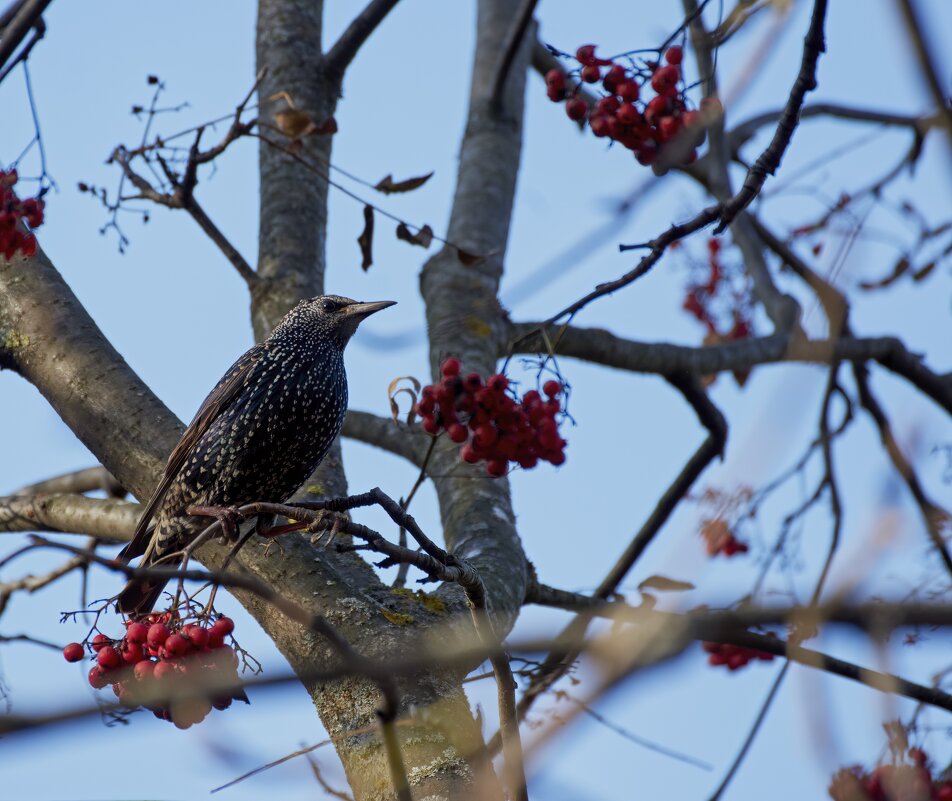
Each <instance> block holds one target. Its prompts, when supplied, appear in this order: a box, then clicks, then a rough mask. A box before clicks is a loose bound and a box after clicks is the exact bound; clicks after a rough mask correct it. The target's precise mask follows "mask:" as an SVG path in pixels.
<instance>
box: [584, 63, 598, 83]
mask: <svg viewBox="0 0 952 801" xmlns="http://www.w3.org/2000/svg"><path fill="white" fill-rule="evenodd" d="M601 79H602V71H601V70H600V69H599V68H598V65H596V64H589V65H588V66H587V67H582V80H583V81H585V83H598V82H599V81H600V80H601Z"/></svg>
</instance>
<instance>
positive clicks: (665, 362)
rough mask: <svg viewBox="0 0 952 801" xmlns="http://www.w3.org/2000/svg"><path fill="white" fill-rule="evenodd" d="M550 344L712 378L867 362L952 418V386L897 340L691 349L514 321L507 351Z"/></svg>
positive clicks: (601, 360) (592, 358) (649, 369)
mask: <svg viewBox="0 0 952 801" xmlns="http://www.w3.org/2000/svg"><path fill="white" fill-rule="evenodd" d="M543 329H544V330H545V331H546V332H547V336H548V341H549V342H552V343H555V344H554V350H555V353H556V354H558V355H560V356H569V357H572V358H576V359H582V360H583V361H589V362H594V363H595V364H604V365H606V366H609V367H616V368H618V369H620V370H630V371H632V372H637V373H657V374H661V375H665V374H668V373H674V372H689V373H694V374H695V375H710V374H713V373H719V372H723V371H727V370H743V369H746V368H749V367H753V366H755V365H758V364H772V363H782V362H806V363H813V364H829V363H830V362H831V361H832V360H840V361H850V362H864V361H869V360H874V361H877V362H879V363H880V364H881V365H882V366H883V367H885V368H886V369H887V370H890V371H892V372H894V373H896V374H897V375H901V376H902V377H903V378H905V379H906V380H907V381H909V383H911V384H912V385H913V386H915V387H916V388H917V389H919V390H921V391H922V392H923V393H925V394H926V395H928V396H929V397H930V398H931V399H932V400H933V401H935V402H936V403H937V404H938V405H939V406H941V407H942V408H943V409H945V410H946V411H947V412H949V413H950V414H952V382H949V381H948V379H947V378H945V377H944V376H940V375H937V374H936V373H934V372H932V371H931V370H929V368H928V367H926V366H925V365H924V364H923V363H922V360H921V358H920V357H919V356H917V355H915V354H913V353H910V352H909V351H908V350H907V349H906V346H905V345H903V343H902V341H901V340H899V339H896V338H895V337H868V338H855V337H852V336H844V337H840V338H836V339H815V340H806V341H798V342H795V343H792V344H788V343H787V339H786V337H783V336H778V335H776V334H774V335H771V336H766V337H754V338H752V339H746V340H742V341H738V342H727V343H724V344H721V345H711V346H705V347H699V348H696V347H690V346H686V345H673V344H670V343H667V342H637V341H635V340H630V339H624V338H622V337H618V336H616V335H615V334H612V333H611V332H610V331H606V330H604V329H602V328H581V327H578V326H559V325H553V324H548V323H513V324H512V325H511V327H510V339H509V341H510V343H511V345H508V346H507V349H506V350H504V351H503V352H504V353H505V352H509V351H508V349H509V348H511V349H512V352H514V353H546V352H548V345H547V344H546V339H545V338H543V337H542V336H541V335H540V332H541V331H542V330H543Z"/></svg>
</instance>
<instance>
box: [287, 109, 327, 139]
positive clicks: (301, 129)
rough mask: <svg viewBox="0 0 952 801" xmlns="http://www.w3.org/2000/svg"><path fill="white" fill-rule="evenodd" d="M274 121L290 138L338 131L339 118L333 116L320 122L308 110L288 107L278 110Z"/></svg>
mask: <svg viewBox="0 0 952 801" xmlns="http://www.w3.org/2000/svg"><path fill="white" fill-rule="evenodd" d="M274 121H275V123H276V124H277V126H278V130H279V131H281V133H283V134H284V135H285V136H287V137H288V138H289V139H302V138H303V137H305V136H312V135H315V134H333V133H337V120H335V119H334V118H333V117H328V118H327V119H326V120H324V122H322V123H320V124H318V123H316V122H315V121H314V119H313V118H312V117H311V115H310V114H308V113H307V112H306V111H301V110H300V109H296V108H286V109H282V110H281V111H278V112H276V113H275V115H274Z"/></svg>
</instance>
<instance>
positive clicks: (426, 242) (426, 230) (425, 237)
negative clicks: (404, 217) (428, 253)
mask: <svg viewBox="0 0 952 801" xmlns="http://www.w3.org/2000/svg"><path fill="white" fill-rule="evenodd" d="M397 239H402V240H403V241H404V242H409V243H410V244H411V245H419V246H420V247H421V248H428V247H429V246H430V243H431V242H432V241H433V229H432V228H430V226H429V225H424V226H423V227H422V228H421V229H420V230H419V231H417V232H416V233H415V234H412V233H410V228H409V227H408V226H407V224H406V223H400V224H399V225H398V226H397Z"/></svg>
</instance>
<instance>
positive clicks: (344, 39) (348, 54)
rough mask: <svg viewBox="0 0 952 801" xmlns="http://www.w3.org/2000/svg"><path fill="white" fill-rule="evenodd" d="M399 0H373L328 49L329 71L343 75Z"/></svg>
mask: <svg viewBox="0 0 952 801" xmlns="http://www.w3.org/2000/svg"><path fill="white" fill-rule="evenodd" d="M397 2H398V0H371V2H370V3H368V5H367V7H366V8H365V9H364V10H363V11H361V12H360V14H358V15H357V16H356V17H355V18H354V20H353V21H352V22H351V23H350V25H348V26H347V30H345V31H344V32H343V33H342V34H341V35H340V38H339V39H338V40H337V41H336V42H335V43H334V46H333V47H331V49H330V50H328V51H327V56H326V57H325V63H326V65H327V70H328V72H331V73H335V74H337V75H343V73H344V70H346V69H347V66H348V65H349V64H350V62H351V61H353V59H354V56H356V55H357V51H358V50H360V48H361V47H362V46H363V44H364V42H366V41H367V39H368V38H369V37H370V34H372V33H373V32H374V31H375V30H376V29H377V26H378V25H379V24H380V23H381V22H383V19H384V17H386V16H387V14H389V13H390V11H391V9H392V8H393V7H394V6H395V5H396V4H397Z"/></svg>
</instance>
